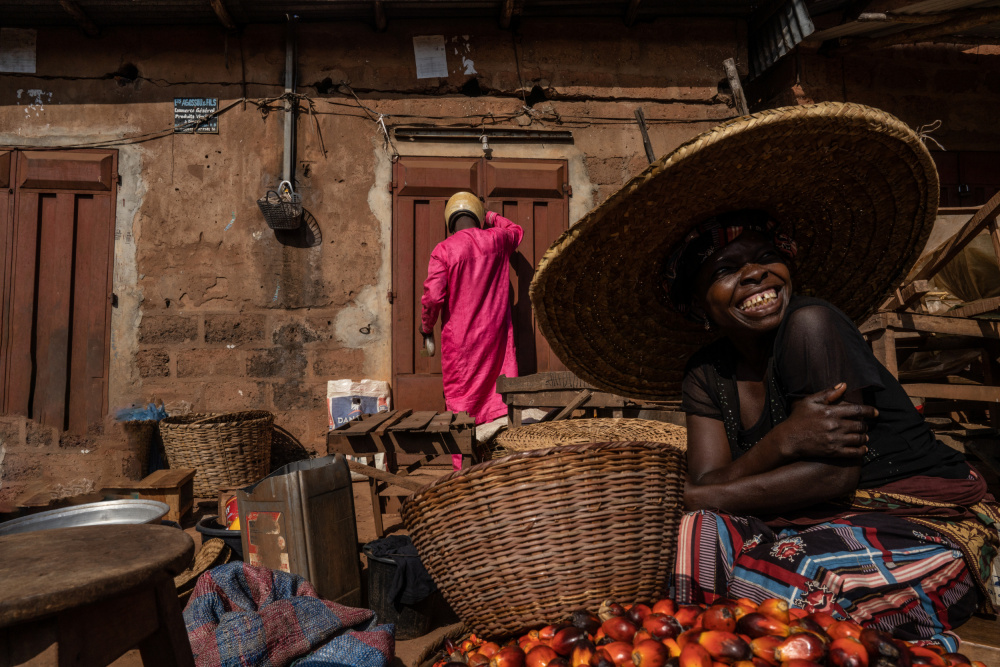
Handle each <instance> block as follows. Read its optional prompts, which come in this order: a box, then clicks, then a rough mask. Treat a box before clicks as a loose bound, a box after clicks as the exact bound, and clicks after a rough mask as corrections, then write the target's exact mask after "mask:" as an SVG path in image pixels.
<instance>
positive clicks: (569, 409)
mask: <svg viewBox="0 0 1000 667" xmlns="http://www.w3.org/2000/svg"><path fill="white" fill-rule="evenodd" d="M590 396H591V391H590V390H589V389H584V390H583V391H581V392H580V393H579V394H577V395H576V397H575V398H574V399H573V400H572V401H570V402H569V403H567V404H566V407H564V408H563V409H562V410H560V411H559V414H557V415H556V416H555V417H553V418H552V421H554V422H557V421H562V420H563V419H566V418H567V417H569V416H570V415H572V414H573V411H574V410H576V409H577V408H579V407H580V406H581V405H583V404H584V403H586V402H587V401H589V400H590Z"/></svg>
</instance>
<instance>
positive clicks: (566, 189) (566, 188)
mask: <svg viewBox="0 0 1000 667" xmlns="http://www.w3.org/2000/svg"><path fill="white" fill-rule="evenodd" d="M563 194H564V195H566V196H567V197H572V196H573V186H572V185H570V184H569V183H563Z"/></svg>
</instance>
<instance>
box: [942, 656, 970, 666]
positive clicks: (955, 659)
mask: <svg viewBox="0 0 1000 667" xmlns="http://www.w3.org/2000/svg"><path fill="white" fill-rule="evenodd" d="M942 657H943V658H944V661H945V662H946V663H948V665H949V666H950V667H958V665H969V667H972V661H971V660H969V659H968V658H967V657H965V656H964V655H963V654H961V653H945V654H944V655H943V656H942Z"/></svg>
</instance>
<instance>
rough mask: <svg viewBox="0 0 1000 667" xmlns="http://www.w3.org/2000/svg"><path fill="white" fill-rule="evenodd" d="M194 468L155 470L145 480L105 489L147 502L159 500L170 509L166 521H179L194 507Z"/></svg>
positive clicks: (108, 491) (107, 491)
mask: <svg viewBox="0 0 1000 667" xmlns="http://www.w3.org/2000/svg"><path fill="white" fill-rule="evenodd" d="M196 472H197V470H195V469H194V468H176V469H172V470H157V471H156V472H154V473H152V474H150V475H149V476H148V477H146V478H145V479H142V480H140V481H138V482H133V483H131V484H128V485H123V486H112V487H106V488H105V489H104V491H105V492H106V493H115V494H120V495H126V496H133V497H135V498H144V499H147V500H159V501H160V502H161V503H166V504H167V505H168V506H169V507H170V511H169V512H167V519H169V520H170V521H178V522H179V521H180V520H181V519H182V518H183V517H184V515H185V514H187V513H188V512H190V511H191V508H192V507H193V506H194V474H195V473H196Z"/></svg>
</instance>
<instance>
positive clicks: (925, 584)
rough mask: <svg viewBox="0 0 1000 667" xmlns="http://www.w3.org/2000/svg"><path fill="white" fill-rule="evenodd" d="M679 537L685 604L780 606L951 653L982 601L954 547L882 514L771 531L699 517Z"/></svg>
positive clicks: (722, 517) (744, 520)
mask: <svg viewBox="0 0 1000 667" xmlns="http://www.w3.org/2000/svg"><path fill="white" fill-rule="evenodd" d="M679 538H680V539H679V542H678V547H677V563H676V568H675V573H674V585H675V587H676V595H677V600H678V602H681V603H695V602H700V603H706V604H710V603H712V602H713V601H714V600H715V599H716V598H719V597H731V598H740V597H745V598H749V599H750V600H754V601H756V602H760V601H762V600H765V599H767V598H775V597H776V598H782V599H784V600H787V601H788V603H789V605H790V606H794V607H799V608H802V609H805V610H806V611H809V612H813V611H825V612H827V613H830V614H832V615H833V616H835V617H837V618H842V619H850V620H852V621H854V622H856V623H858V624H861V625H864V626H866V627H875V628H879V629H882V630H886V631H889V632H891V633H892V634H893V635H895V636H896V637H899V638H901V639H908V640H932V641H937V642H939V643H941V644H942V645H943V646H945V647H946V648H947V649H948V650H949V651H955V650H957V649H958V641H957V638H956V637H955V636H954V635H953V634H951V633H950V632H948V631H949V630H951V629H952V628H953V627H956V626H958V625H961V624H962V623H964V622H965V621H966V620H968V619H969V618H970V617H971V616H972V614H973V612H975V611H976V606H977V603H978V601H979V591H978V589H977V586H976V582H975V581H974V579H973V577H972V575H971V574H970V571H969V568H968V567H967V566H966V563H965V560H964V558H963V554H962V551H961V549H960V548H959V547H958V546H957V545H956V544H954V543H952V542H951V541H950V540H948V539H947V538H946V537H944V536H942V535H941V534H940V533H938V532H936V531H934V530H931V529H930V528H924V527H922V526H917V525H915V524H913V523H911V522H909V521H907V520H905V519H903V518H901V517H898V516H894V515H890V514H887V513H883V512H871V513H867V514H855V515H853V516H850V517H846V518H838V519H833V520H831V521H828V522H825V523H820V524H817V525H814V526H809V527H807V528H803V529H798V530H796V529H791V528H786V529H783V530H780V531H778V532H775V531H774V530H772V529H771V528H770V527H768V525H767V524H765V523H764V522H763V521H761V520H759V519H756V518H754V517H744V516H735V515H731V514H725V513H714V512H709V511H704V510H703V511H700V512H693V513H691V514H686V515H685V516H684V518H683V520H682V521H681V527H680V536H679Z"/></svg>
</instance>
